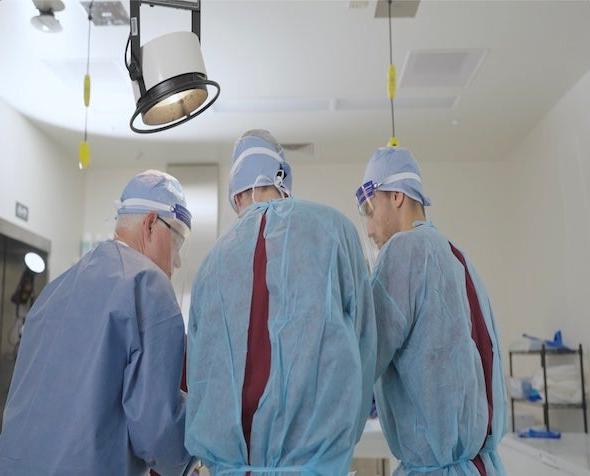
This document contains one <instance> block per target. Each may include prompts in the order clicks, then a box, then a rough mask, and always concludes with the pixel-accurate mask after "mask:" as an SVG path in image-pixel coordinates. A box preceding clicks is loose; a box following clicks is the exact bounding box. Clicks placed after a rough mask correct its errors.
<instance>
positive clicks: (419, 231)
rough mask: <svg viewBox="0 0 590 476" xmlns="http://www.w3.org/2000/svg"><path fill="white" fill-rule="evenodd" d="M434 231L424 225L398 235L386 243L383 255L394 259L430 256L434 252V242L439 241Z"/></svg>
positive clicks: (382, 251)
mask: <svg viewBox="0 0 590 476" xmlns="http://www.w3.org/2000/svg"><path fill="white" fill-rule="evenodd" d="M433 230H434V229H433V228H432V227H430V226H427V225H423V226H419V227H416V228H413V229H411V230H408V231H401V232H399V233H396V234H395V235H393V236H392V237H391V238H390V239H389V241H387V243H385V245H384V246H383V249H382V250H381V254H383V255H384V256H386V257H392V258H397V257H410V256H416V255H418V256H422V255H426V254H429V253H431V252H432V245H433V242H434V241H436V239H437V238H436V235H434V234H433Z"/></svg>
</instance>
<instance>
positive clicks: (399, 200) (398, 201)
mask: <svg viewBox="0 0 590 476" xmlns="http://www.w3.org/2000/svg"><path fill="white" fill-rule="evenodd" d="M405 199H406V196H405V195H404V194H403V193H402V192H391V202H392V203H393V206H394V207H396V208H401V207H402V205H403V204H404V201H405Z"/></svg>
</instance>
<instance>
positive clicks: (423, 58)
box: [400, 49, 487, 88]
mask: <svg viewBox="0 0 590 476" xmlns="http://www.w3.org/2000/svg"><path fill="white" fill-rule="evenodd" d="M486 53H487V50H475V49H473V50H471V49H470V50H419V51H410V53H409V54H408V57H407V58H406V63H405V65H404V68H403V72H402V75H401V80H400V87H402V88H466V87H468V86H469V85H470V84H471V82H472V81H473V78H474V77H475V75H476V73H477V70H478V69H479V68H480V66H481V65H482V63H483V61H484V59H485V56H486Z"/></svg>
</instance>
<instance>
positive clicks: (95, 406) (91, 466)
mask: <svg viewBox="0 0 590 476" xmlns="http://www.w3.org/2000/svg"><path fill="white" fill-rule="evenodd" d="M190 228H191V215H190V213H189V212H188V210H187V209H186V202H185V198H184V193H183V191H182V188H181V186H180V184H179V182H178V181H177V180H176V179H175V178H174V177H172V176H170V175H168V174H165V173H162V172H158V171H153V170H151V171H146V172H143V173H141V174H138V175H137V176H135V177H134V178H133V179H132V180H131V181H130V182H129V184H128V185H127V186H126V187H125V189H124V190H123V194H122V196H121V203H120V206H119V210H118V218H117V227H116V233H115V239H114V240H109V241H105V242H102V243H100V244H99V245H98V246H97V247H96V248H95V249H93V250H92V251H90V252H89V253H87V254H86V255H85V256H84V257H82V258H81V259H80V260H79V261H78V263H76V264H75V265H74V266H72V267H71V268H70V269H69V270H67V271H66V272H65V273H64V274H62V275H61V276H59V277H58V278H57V279H55V280H54V281H52V282H51V283H49V284H48V285H47V286H46V287H45V288H44V290H43V292H42V293H41V295H40V296H39V298H38V299H37V301H36V302H35V305H34V306H33V308H32V309H31V311H30V313H29V315H28V316H27V323H26V326H25V328H24V332H23V337H22V343H21V346H20V350H19V354H18V358H17V361H16V366H15V370H14V375H13V378H12V383H11V386H10V392H9V396H8V401H7V404H6V407H5V411H4V424H3V428H2V434H1V435H0V474H1V475H10V476H32V475H37V474H39V475H45V476H51V475H54V476H58V475H59V476H81V475H83V476H95V475H96V476H99V475H100V476H103V475H128V476H135V475H145V474H146V473H147V471H148V469H149V468H154V469H156V470H157V471H158V472H159V473H160V474H161V475H162V476H168V475H170V476H173V475H181V474H182V473H183V471H184V470H185V467H186V466H187V465H188V464H189V460H190V457H189V455H188V454H187V453H186V451H185V449H184V421H185V402H184V397H183V395H182V394H181V392H180V390H179V385H180V379H181V372H182V364H183V354H184V326H183V321H182V317H181V313H180V309H179V307H178V303H177V301H176V297H175V295H174V291H173V289H172V285H171V282H170V277H171V275H172V273H173V270H174V268H175V267H178V266H179V265H180V261H179V252H180V248H181V246H182V244H183V241H184V239H185V238H186V237H187V235H188V234H189V232H190Z"/></svg>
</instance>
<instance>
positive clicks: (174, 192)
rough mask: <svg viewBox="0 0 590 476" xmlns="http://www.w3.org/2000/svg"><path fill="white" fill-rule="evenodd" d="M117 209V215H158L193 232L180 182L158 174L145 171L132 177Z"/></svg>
mask: <svg viewBox="0 0 590 476" xmlns="http://www.w3.org/2000/svg"><path fill="white" fill-rule="evenodd" d="M118 205H119V207H118V210H117V214H118V215H126V214H146V213H150V212H156V213H157V214H158V215H159V216H162V217H169V218H175V219H177V220H178V221H179V222H181V223H183V224H184V225H186V227H187V228H188V229H189V230H190V228H191V220H192V216H191V214H190V212H189V211H188V210H187V208H186V199H185V197H184V192H183V190H182V186H181V185H180V182H179V181H178V180H177V179H176V178H174V177H173V176H172V175H170V174H167V173H164V172H160V171H159V170H146V171H145V172H141V173H139V174H137V175H136V176H135V177H133V178H132V179H131V180H130V182H129V183H128V184H127V185H126V186H125V188H124V189H123V193H122V194H121V201H120V202H119V204H118Z"/></svg>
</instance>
